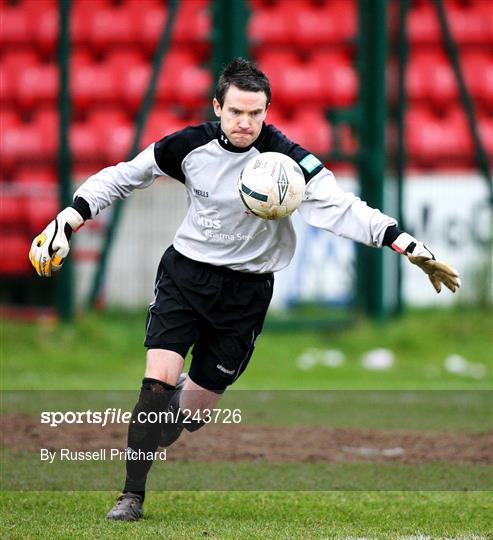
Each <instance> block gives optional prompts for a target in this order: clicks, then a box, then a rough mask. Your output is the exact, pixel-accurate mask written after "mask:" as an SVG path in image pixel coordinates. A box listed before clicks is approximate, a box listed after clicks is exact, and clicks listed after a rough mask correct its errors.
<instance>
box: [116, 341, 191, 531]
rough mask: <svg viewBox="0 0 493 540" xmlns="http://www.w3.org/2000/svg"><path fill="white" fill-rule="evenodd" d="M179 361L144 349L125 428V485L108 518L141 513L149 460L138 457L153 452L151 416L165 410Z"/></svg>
mask: <svg viewBox="0 0 493 540" xmlns="http://www.w3.org/2000/svg"><path fill="white" fill-rule="evenodd" d="M183 363H184V359H183V357H182V356H181V355H180V354H178V353H176V352H174V351H169V350H164V349H149V350H148V351H147V366H146V371H145V376H144V379H143V381H142V388H141V391H140V396H139V401H138V402H137V404H136V405H135V408H134V411H133V413H132V418H131V421H130V424H129V428H128V445H127V460H126V468H127V476H126V480H125V486H124V488H123V492H122V494H121V495H120V496H119V497H118V499H117V502H116V504H115V506H114V507H113V508H112V509H111V510H110V512H109V513H108V518H109V519H116V520H126V521H127V520H128V521H130V520H135V519H139V518H141V517H142V515H143V512H142V505H143V502H144V498H145V485H146V480H147V474H148V472H149V470H150V468H151V465H152V462H153V460H152V459H149V458H148V457H142V453H145V454H146V456H148V454H147V453H148V452H151V453H154V452H155V451H156V449H157V447H158V444H159V434H160V429H161V424H160V423H159V422H156V418H152V416H154V417H155V416H156V415H159V414H160V413H161V412H162V411H165V410H167V408H168V406H169V402H170V399H171V397H172V395H173V391H174V389H175V385H176V382H177V380H178V377H179V374H180V373H181V371H182V369H183ZM149 416H151V417H150V418H148V417H149ZM149 420H150V421H149Z"/></svg>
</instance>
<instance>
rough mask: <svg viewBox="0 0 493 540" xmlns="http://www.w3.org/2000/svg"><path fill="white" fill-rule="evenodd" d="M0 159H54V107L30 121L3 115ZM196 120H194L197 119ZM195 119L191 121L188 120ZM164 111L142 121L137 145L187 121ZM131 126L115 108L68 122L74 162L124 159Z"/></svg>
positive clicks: (8, 164)
mask: <svg viewBox="0 0 493 540" xmlns="http://www.w3.org/2000/svg"><path fill="white" fill-rule="evenodd" d="M2 118H4V119H5V120H6V122H5V123H6V125H5V127H4V129H3V132H2V137H1V145H0V162H1V163H2V166H3V167H5V168H6V169H7V170H11V169H13V168H15V167H16V165H19V164H22V163H26V162H28V163H38V164H40V163H41V164H42V163H45V164H46V163H54V160H55V157H56V153H57V145H58V118H57V115H56V113H55V112H54V111H52V112H50V111H46V112H42V113H41V114H39V115H37V116H36V117H35V119H34V121H33V122H30V123H15V122H12V121H11V120H9V119H8V117H7V116H6V115H3V117H2ZM197 121H198V120H197ZM191 122H192V123H195V121H193V120H192V121H191ZM189 123H190V120H186V121H185V120H182V119H180V118H179V117H177V116H175V115H172V114H170V113H169V112H167V111H160V110H155V111H153V113H151V115H150V116H149V119H148V121H147V122H146V126H145V130H144V134H143V137H142V140H141V145H140V146H141V148H145V147H146V146H148V145H149V144H151V143H152V142H154V141H157V140H159V139H161V138H162V137H164V136H165V135H166V134H168V133H173V132H174V131H177V130H179V129H182V128H183V127H185V125H188V124H189ZM133 136H134V127H133V124H131V123H130V122H129V121H128V120H126V119H125V118H124V116H123V115H119V113H118V112H117V111H113V112H111V111H109V112H104V111H99V112H94V113H93V114H91V115H89V117H88V120H87V121H85V122H73V123H72V124H71V125H70V132H69V137H70V144H71V150H72V157H73V160H74V161H75V162H81V163H86V162H87V163H97V164H101V166H104V165H110V164H113V163H116V162H118V161H121V160H122V159H125V157H126V154H127V152H128V151H129V149H130V146H131V144H132V141H133Z"/></svg>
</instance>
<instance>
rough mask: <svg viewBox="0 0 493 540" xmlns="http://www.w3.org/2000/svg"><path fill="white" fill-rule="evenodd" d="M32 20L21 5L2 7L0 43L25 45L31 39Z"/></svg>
mask: <svg viewBox="0 0 493 540" xmlns="http://www.w3.org/2000/svg"><path fill="white" fill-rule="evenodd" d="M32 30H33V21H32V20H30V19H29V14H28V13H27V11H26V10H25V9H22V7H19V6H15V7H6V8H5V7H2V15H1V24H0V43H1V44H2V45H3V46H4V47H5V46H7V47H12V46H14V47H16V46H19V45H26V44H28V43H30V42H31V41H32Z"/></svg>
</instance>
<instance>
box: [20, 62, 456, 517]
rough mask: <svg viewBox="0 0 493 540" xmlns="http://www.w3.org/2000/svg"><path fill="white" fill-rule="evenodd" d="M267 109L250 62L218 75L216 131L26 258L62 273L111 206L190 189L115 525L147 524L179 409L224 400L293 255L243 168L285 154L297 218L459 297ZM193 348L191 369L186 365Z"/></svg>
mask: <svg viewBox="0 0 493 540" xmlns="http://www.w3.org/2000/svg"><path fill="white" fill-rule="evenodd" d="M270 100H271V89H270V84H269V80H268V78H267V77H266V75H265V74H264V73H262V72H261V71H260V70H259V69H258V68H257V67H256V66H255V65H254V64H253V63H251V62H249V61H247V60H244V59H241V58H237V59H235V60H233V61H232V62H231V63H230V64H229V65H228V66H227V67H226V68H225V69H224V70H223V72H222V74H221V76H220V79H219V81H218V84H217V87H216V91H215V97H214V100H213V106H214V112H215V114H216V116H217V117H218V119H219V121H218V122H206V123H203V124H200V125H197V126H191V127H187V128H185V129H183V130H181V131H178V132H177V133H174V134H172V135H168V136H166V137H164V138H163V139H161V140H160V141H158V142H156V143H154V144H151V145H150V146H149V147H148V148H146V149H145V150H144V151H143V152H141V153H140V154H138V155H137V156H136V157H135V158H134V159H132V160H131V161H129V162H127V163H118V164H117V165H115V166H112V167H107V168H105V169H103V170H102V171H100V172H98V173H97V174H95V175H93V176H91V177H90V178H89V179H88V180H87V181H86V182H85V183H83V184H82V185H81V186H80V187H79V189H78V190H77V191H76V192H75V195H74V202H73V204H72V206H70V207H68V208H65V209H64V210H62V211H61V212H60V213H59V214H58V215H57V216H56V218H55V219H54V220H53V221H52V222H51V223H50V224H49V225H48V226H47V228H46V229H45V230H44V231H43V232H42V233H41V234H40V235H39V236H38V237H36V238H35V239H34V241H33V243H32V247H31V251H30V255H29V256H30V260H31V262H32V264H33V266H34V267H35V269H36V271H37V272H38V274H39V275H40V276H50V275H51V274H52V272H55V271H58V270H59V269H60V268H61V266H62V264H63V261H64V259H65V258H66V257H67V254H68V252H69V248H70V238H71V235H72V232H74V231H76V230H77V229H79V228H80V227H81V226H82V225H83V224H84V222H85V221H86V220H88V219H91V218H93V217H95V216H96V215H97V214H98V213H99V212H101V211H102V210H103V209H104V208H106V207H107V206H109V205H110V204H111V203H112V202H113V201H114V200H115V199H118V198H121V199H123V198H126V197H128V196H129V195H130V194H131V193H132V191H133V190H134V189H142V188H146V187H149V186H150V185H151V184H152V183H153V182H154V180H155V179H156V178H157V177H159V176H163V175H164V176H169V177H171V178H174V179H176V180H177V181H179V182H181V183H183V184H184V186H185V189H186V190H187V195H188V198H189V207H188V211H187V214H186V216H185V218H184V220H183V222H182V224H181V225H180V227H179V228H178V230H177V232H176V235H175V238H174V241H173V245H172V246H170V247H169V248H168V249H167V250H166V251H165V253H164V255H163V257H162V259H161V262H160V264H159V267H158V270H157V277H156V283H155V297H154V300H153V302H152V303H151V304H150V306H149V310H148V316H147V325H146V336H145V346H146V347H147V365H146V369H145V375H144V379H143V382H142V388H141V391H140V396H139V399H138V402H137V404H136V406H135V409H134V411H133V415H132V420H135V422H130V424H129V429H128V448H127V460H126V472H127V476H126V480H125V485H124V488H123V491H122V493H121V495H120V496H119V497H118V499H117V502H116V504H115V506H114V507H113V509H112V510H111V511H110V512H109V513H108V518H110V519H119V520H135V519H139V518H141V517H142V515H143V502H144V496H145V487H146V479H147V474H148V472H149V469H150V467H151V465H152V457H149V456H150V455H151V454H152V453H153V452H155V451H156V449H157V448H158V445H159V444H160V443H161V445H162V446H168V445H169V444H171V443H172V442H174V441H175V440H176V439H177V438H178V437H179V435H180V433H181V431H182V429H183V428H184V427H185V429H187V430H189V431H194V430H196V429H199V428H200V427H201V426H202V425H204V422H203V421H200V420H197V421H195V422H192V423H191V424H190V423H187V424H185V425H184V424H183V422H182V420H183V417H182V416H180V409H181V411H183V410H184V409H187V410H190V411H191V412H192V413H193V412H195V411H202V410H204V409H212V408H214V407H215V406H216V404H217V402H218V400H219V399H220V396H221V394H222V393H223V392H224V391H225V390H226V388H227V387H228V386H229V385H230V384H232V383H233V382H234V381H235V380H236V379H237V378H238V377H239V376H240V375H241V374H242V373H243V371H244V370H245V368H246V367H247V364H248V362H249V360H250V357H251V355H252V352H253V349H254V345H255V340H256V339H257V337H258V335H259V334H260V332H261V330H262V326H263V323H264V318H265V314H266V312H267V308H268V306H269V302H270V300H271V297H272V287H273V284H274V277H273V276H274V273H275V272H277V271H278V270H281V269H282V268H284V267H285V266H287V265H288V264H289V262H290V260H291V258H292V257H293V252H294V249H295V233H294V230H293V225H292V223H291V220H290V218H286V219H281V220H269V221H266V220H262V219H259V218H257V217H255V216H254V215H252V214H251V213H249V212H247V211H246V209H245V207H244V206H243V203H242V201H241V200H240V197H239V195H238V188H237V180H238V177H239V174H240V172H241V170H242V168H243V167H244V166H245V165H246V163H247V162H248V161H249V160H250V159H251V158H252V157H253V156H255V155H258V154H259V153H261V152H267V151H273V152H281V153H283V154H286V155H288V156H289V157H291V158H292V159H294V160H295V161H296V162H297V163H298V164H299V165H300V167H301V170H302V171H303V174H304V177H305V181H306V194H305V199H304V200H303V202H302V204H301V206H300V207H299V212H300V214H301V216H302V217H303V218H304V219H305V220H306V221H307V222H308V223H309V224H311V225H314V226H316V227H320V228H322V229H326V230H327V231H330V232H332V233H335V234H337V235H341V236H344V237H346V238H349V239H351V240H355V241H357V242H362V243H364V244H367V245H370V246H374V247H381V246H388V247H390V248H392V249H393V250H395V251H397V252H399V253H401V254H403V255H405V256H406V257H407V258H408V260H409V261H410V262H412V263H414V264H417V265H418V266H419V267H420V268H421V269H422V270H423V271H424V272H425V273H426V274H428V277H429V279H430V281H431V283H432V284H433V286H434V288H435V289H436V291H437V292H440V289H441V285H442V283H443V284H444V285H445V286H446V287H448V288H449V289H450V290H451V291H452V292H455V291H456V289H457V288H458V287H460V281H459V277H458V273H457V272H456V271H455V270H454V269H453V268H450V267H449V266H448V265H446V264H444V263H441V262H438V261H436V260H435V257H434V256H433V254H432V253H431V252H430V251H429V249H428V248H427V247H425V246H424V244H423V243H422V242H419V241H418V240H416V239H415V238H413V237H412V236H410V235H409V234H407V233H405V232H403V231H401V230H399V228H398V226H397V222H396V220H395V219H393V218H392V217H389V216H386V215H385V214H383V213H382V212H380V211H379V210H377V209H372V208H369V207H368V206H367V205H366V203H365V202H363V201H361V200H360V199H359V198H358V197H356V196H354V195H353V194H351V193H346V192H344V191H342V190H341V189H340V188H339V187H338V185H337V183H336V180H335V178H334V175H333V174H332V173H331V172H330V171H329V170H327V169H326V168H325V167H324V166H323V164H322V163H321V162H320V161H319V160H318V159H317V158H316V157H315V156H314V155H312V154H311V153H310V152H309V151H307V150H305V149H304V148H302V147H300V146H299V145H297V144H296V143H294V142H292V141H290V140H289V139H288V138H286V137H285V136H284V135H283V134H282V133H281V132H280V131H278V130H277V129H276V128H275V127H274V126H272V125H267V124H266V123H265V119H266V115H267V109H268V106H269V103H270ZM191 347H193V351H192V360H191V366H190V370H189V372H188V374H186V375H185V374H183V375H180V374H181V373H182V369H183V365H184V358H185V356H186V355H187V352H188V350H189V349H190V348H191ZM161 411H177V418H178V421H177V422H175V423H165V424H162V425H161V424H159V423H156V422H154V423H151V422H148V421H147V415H148V414H149V413H159V412H161Z"/></svg>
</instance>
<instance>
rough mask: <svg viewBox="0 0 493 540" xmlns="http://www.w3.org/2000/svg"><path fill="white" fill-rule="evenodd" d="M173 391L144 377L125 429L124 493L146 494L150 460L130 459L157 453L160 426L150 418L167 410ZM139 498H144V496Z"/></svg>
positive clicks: (162, 383)
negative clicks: (133, 453)
mask: <svg viewBox="0 0 493 540" xmlns="http://www.w3.org/2000/svg"><path fill="white" fill-rule="evenodd" d="M174 389H175V387H174V386H171V385H170V384H166V383H164V382H162V381H158V380H157V379H150V378H145V379H143V381H142V388H141V390H140V396H139V401H138V402H137V404H136V405H135V408H134V410H133V413H132V418H131V420H130V424H129V427H128V444H127V460H126V465H127V478H126V480H125V487H124V488H123V491H124V492H128V491H131V492H132V493H138V494H139V495H141V494H143V493H144V492H145V485H146V480H147V473H148V472H149V469H150V468H151V465H152V462H153V460H152V459H149V458H148V457H147V456H146V457H145V458H139V459H129V457H130V456H131V452H132V451H134V452H139V451H141V452H146V453H147V452H152V453H154V452H155V451H156V450H157V447H158V445H159V435H160V432H161V423H160V422H158V421H153V420H155V418H152V417H153V416H155V415H159V413H160V412H162V411H165V410H166V409H167V408H168V405H169V401H170V399H171V396H172V395H173V390H174ZM139 413H145V415H144V414H141V418H140V421H139V417H138V415H139ZM149 413H154V414H152V415H151V418H150V419H151V422H149V421H148V419H147V416H148V415H149ZM142 498H144V497H143V495H142Z"/></svg>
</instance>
